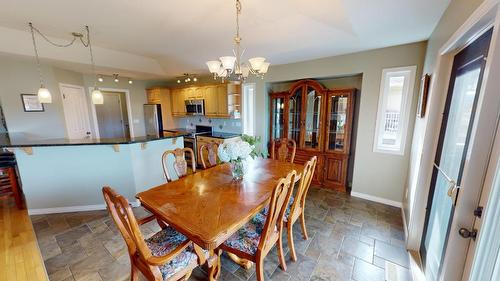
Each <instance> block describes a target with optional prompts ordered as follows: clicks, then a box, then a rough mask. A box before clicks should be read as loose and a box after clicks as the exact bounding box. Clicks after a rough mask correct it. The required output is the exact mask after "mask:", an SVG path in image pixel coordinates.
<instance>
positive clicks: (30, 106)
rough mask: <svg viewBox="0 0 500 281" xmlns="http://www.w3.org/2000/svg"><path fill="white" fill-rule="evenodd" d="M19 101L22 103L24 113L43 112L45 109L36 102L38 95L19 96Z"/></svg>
mask: <svg viewBox="0 0 500 281" xmlns="http://www.w3.org/2000/svg"><path fill="white" fill-rule="evenodd" d="M21 100H22V101H23V108H24V112H44V111H45V108H44V107H43V103H40V101H38V95H33V94H21Z"/></svg>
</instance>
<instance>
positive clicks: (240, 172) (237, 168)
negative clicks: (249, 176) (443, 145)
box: [229, 161, 246, 181]
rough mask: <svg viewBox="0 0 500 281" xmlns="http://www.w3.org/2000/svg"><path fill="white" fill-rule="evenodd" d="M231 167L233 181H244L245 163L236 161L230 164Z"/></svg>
mask: <svg viewBox="0 0 500 281" xmlns="http://www.w3.org/2000/svg"><path fill="white" fill-rule="evenodd" d="M229 165H230V167H231V174H232V175H233V180H236V181H239V180H242V179H243V176H244V175H245V172H246V171H245V170H246V165H245V162H244V161H235V162H231V163H229Z"/></svg>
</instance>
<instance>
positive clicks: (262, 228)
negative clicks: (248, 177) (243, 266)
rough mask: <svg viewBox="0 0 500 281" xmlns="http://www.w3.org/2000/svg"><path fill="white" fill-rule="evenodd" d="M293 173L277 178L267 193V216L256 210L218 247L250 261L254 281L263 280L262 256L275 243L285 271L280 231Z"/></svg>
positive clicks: (294, 174)
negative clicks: (268, 200) (255, 278)
mask: <svg viewBox="0 0 500 281" xmlns="http://www.w3.org/2000/svg"><path fill="white" fill-rule="evenodd" d="M296 176H297V173H296V171H295V170H293V171H291V172H290V173H289V174H288V175H287V176H286V178H282V179H280V180H279V181H278V184H277V186H276V187H275V188H274V190H273V192H272V194H271V201H270V203H269V212H268V214H267V216H264V215H262V214H261V213H258V214H257V215H256V216H254V217H253V218H252V219H251V220H250V221H249V222H248V223H247V224H246V225H245V226H243V227H242V228H240V229H239V230H238V231H237V232H236V233H234V234H233V235H232V236H231V237H230V238H229V239H227V240H226V242H224V243H223V244H222V245H221V246H219V248H218V249H219V251H218V254H219V255H220V254H221V253H222V251H226V252H228V253H231V254H234V255H236V256H237V257H239V258H241V259H245V260H249V261H251V262H254V263H255V265H256V273H257V280H258V281H262V280H264V258H265V257H266V256H267V254H268V253H269V251H270V250H271V249H272V247H273V246H274V245H276V244H277V245H278V256H279V260H280V265H281V268H282V269H283V270H286V263H285V256H284V253H283V247H282V241H281V240H282V235H281V234H282V232H283V216H284V215H285V210H286V208H287V206H288V202H289V200H290V197H291V195H292V186H293V182H294V180H295V177H296Z"/></svg>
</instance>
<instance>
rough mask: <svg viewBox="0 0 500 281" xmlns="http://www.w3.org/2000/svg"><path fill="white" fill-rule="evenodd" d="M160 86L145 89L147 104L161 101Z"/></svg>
mask: <svg viewBox="0 0 500 281" xmlns="http://www.w3.org/2000/svg"><path fill="white" fill-rule="evenodd" d="M160 96H161V88H152V89H147V90H146V99H147V101H148V103H149V104H160V103H161V98H160Z"/></svg>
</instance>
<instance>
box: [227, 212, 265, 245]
mask: <svg viewBox="0 0 500 281" xmlns="http://www.w3.org/2000/svg"><path fill="white" fill-rule="evenodd" d="M265 223H266V217H265V216H264V215H262V214H257V215H256V216H255V217H253V218H252V219H251V220H250V221H249V222H248V223H247V224H245V226H243V227H242V228H240V229H239V230H238V231H236V233H234V234H233V235H232V236H231V237H229V239H228V240H226V242H224V244H225V246H228V247H231V248H233V249H236V250H239V251H241V252H244V253H247V254H249V255H255V253H256V252H257V249H258V247H259V241H260V237H261V235H262V231H263V230H264V224H265Z"/></svg>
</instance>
